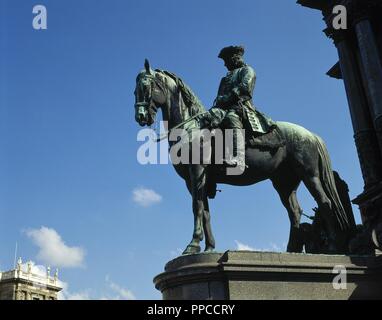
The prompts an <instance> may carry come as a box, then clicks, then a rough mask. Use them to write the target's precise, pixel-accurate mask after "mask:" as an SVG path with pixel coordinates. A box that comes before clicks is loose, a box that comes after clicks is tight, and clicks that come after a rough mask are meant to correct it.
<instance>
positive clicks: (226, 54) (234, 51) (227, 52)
mask: <svg viewBox="0 0 382 320" xmlns="http://www.w3.org/2000/svg"><path fill="white" fill-rule="evenodd" d="M235 55H239V56H242V55H244V47H243V46H229V47H225V48H223V49H222V50H221V51H220V53H219V56H218V57H219V58H221V59H223V60H226V59H227V58H231V57H232V56H235Z"/></svg>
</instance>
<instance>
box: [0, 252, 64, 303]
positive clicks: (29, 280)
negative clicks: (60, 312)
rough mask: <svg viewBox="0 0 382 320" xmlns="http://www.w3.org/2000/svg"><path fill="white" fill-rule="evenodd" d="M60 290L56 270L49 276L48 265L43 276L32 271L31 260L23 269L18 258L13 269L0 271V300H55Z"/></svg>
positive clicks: (60, 286)
mask: <svg viewBox="0 0 382 320" xmlns="http://www.w3.org/2000/svg"><path fill="white" fill-rule="evenodd" d="M61 290H62V285H61V284H60V281H59V280H58V271H57V270H56V272H55V274H54V276H51V275H50V268H49V267H48V268H47V271H46V275H45V276H44V275H42V274H40V273H36V272H33V271H32V263H31V262H29V263H28V264H27V268H26V270H23V268H22V261H21V259H19V261H18V263H17V267H16V269H15V270H11V271H7V272H0V300H57V296H58V293H59V292H60V291H61Z"/></svg>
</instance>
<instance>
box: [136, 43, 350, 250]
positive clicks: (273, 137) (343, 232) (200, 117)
mask: <svg viewBox="0 0 382 320" xmlns="http://www.w3.org/2000/svg"><path fill="white" fill-rule="evenodd" d="M243 54H244V48H242V47H227V48H224V49H223V50H222V51H221V52H220V54H219V57H220V58H222V59H223V60H224V61H225V65H226V66H227V69H228V74H227V75H226V77H224V78H223V79H222V81H221V84H220V87H219V92H218V95H217V98H216V100H215V103H214V106H213V107H212V108H211V109H210V111H208V112H207V110H206V109H205V108H204V106H203V105H202V104H201V102H200V101H199V99H198V98H197V97H196V95H195V94H194V93H193V91H192V90H191V89H190V88H189V87H188V86H187V85H186V84H185V83H184V82H183V81H182V80H181V79H180V78H179V77H178V76H176V75H175V74H173V73H171V72H168V71H164V70H152V69H151V67H150V64H149V62H148V61H147V60H146V62H145V69H144V70H143V71H141V72H140V73H139V74H138V76H137V79H136V89H135V119H136V121H137V122H138V123H139V125H141V126H151V125H152V124H153V123H154V122H155V118H156V113H157V111H158V109H159V108H160V109H161V111H162V114H163V120H164V121H166V122H167V123H168V128H167V129H168V133H169V134H168V136H170V134H171V132H172V130H174V129H175V128H183V129H185V130H187V131H191V130H195V129H196V130H198V129H203V128H206V127H208V128H211V129H213V128H222V129H223V130H225V129H231V130H233V148H232V150H231V151H232V153H233V154H235V155H236V158H232V157H231V156H228V157H225V158H224V163H223V164H215V163H214V162H211V164H209V163H207V164H206V163H200V164H198V163H195V164H193V163H192V162H191V163H188V162H187V163H177V164H174V168H175V170H176V172H177V173H178V175H179V176H180V177H182V178H183V179H184V180H185V182H186V186H187V188H188V190H189V192H190V194H191V195H192V208H193V214H194V230H193V236H192V240H191V242H190V243H189V244H188V246H187V247H186V249H185V250H184V252H183V254H194V253H199V252H200V251H201V248H200V242H201V241H202V240H203V239H204V237H205V252H211V251H213V250H214V248H215V240H214V237H213V233H212V228H211V215H210V210H209V204H208V201H209V198H212V197H213V196H214V191H216V184H229V185H235V186H249V185H252V184H256V183H258V182H261V181H264V180H267V179H270V180H271V181H272V183H273V186H274V188H275V189H276V191H277V192H278V194H279V196H280V199H281V202H282V203H283V205H284V207H285V208H286V210H287V212H288V215H289V219H290V224H291V226H290V236H289V242H288V247H287V251H288V252H302V251H303V242H302V241H301V229H300V219H301V215H302V213H303V211H302V209H301V208H300V205H299V203H298V201H297V197H296V191H297V188H298V187H299V185H300V183H301V182H303V183H304V184H305V186H306V187H307V189H308V190H309V192H310V194H311V195H312V196H313V198H314V199H315V201H316V202H317V206H318V210H317V212H319V215H320V217H319V218H320V221H321V222H322V225H323V230H324V231H325V232H326V235H327V249H326V253H346V252H348V243H349V240H350V237H351V236H352V234H353V232H354V228H355V225H354V220H352V219H350V218H349V216H348V214H347V213H346V211H345V210H344V208H343V205H342V203H341V201H340V198H339V196H338V192H337V189H336V185H335V180H334V176H333V171H332V168H331V162H330V158H329V154H328V151H327V149H326V146H325V143H324V142H323V140H322V139H321V138H320V137H319V136H317V135H316V134H314V133H312V132H310V131H308V130H307V129H305V128H303V127H301V126H298V125H296V124H293V123H288V122H274V121H272V120H271V119H269V118H268V117H267V116H265V115H264V114H262V113H260V112H259V111H258V110H256V108H255V107H254V105H253V102H252V94H253V89H254V85H255V79H256V75H255V72H254V70H253V69H252V68H251V67H250V66H248V65H246V64H245V63H244V62H243V58H242V57H243ZM243 130H244V132H245V134H244V135H242V132H243ZM201 132H202V131H201ZM176 143H177V142H174V141H171V140H170V139H169V145H170V147H171V146H173V145H174V144H176ZM212 146H213V144H211V148H210V150H208V152H209V156H210V157H211V158H214V148H213V147H212ZM189 150H190V152H191V150H192V148H190V149H189ZM241 150H242V151H241ZM208 152H207V153H208ZM227 167H237V168H240V169H241V174H236V175H232V174H227V172H228V171H227V170H223V169H222V168H227ZM254 206H255V205H254Z"/></svg>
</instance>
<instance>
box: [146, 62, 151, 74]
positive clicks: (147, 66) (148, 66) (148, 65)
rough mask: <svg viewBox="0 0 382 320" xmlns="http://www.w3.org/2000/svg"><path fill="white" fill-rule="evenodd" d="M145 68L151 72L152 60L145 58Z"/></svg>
mask: <svg viewBox="0 0 382 320" xmlns="http://www.w3.org/2000/svg"><path fill="white" fill-rule="evenodd" d="M145 69H146V73H148V74H151V68H150V62H149V60H147V59H145Z"/></svg>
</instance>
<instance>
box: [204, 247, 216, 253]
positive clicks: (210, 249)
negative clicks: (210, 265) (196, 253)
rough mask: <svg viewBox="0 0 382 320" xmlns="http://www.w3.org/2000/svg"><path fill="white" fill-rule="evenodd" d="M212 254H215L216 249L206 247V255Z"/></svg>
mask: <svg viewBox="0 0 382 320" xmlns="http://www.w3.org/2000/svg"><path fill="white" fill-rule="evenodd" d="M212 252H215V248H214V247H206V249H205V250H204V253H212Z"/></svg>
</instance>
